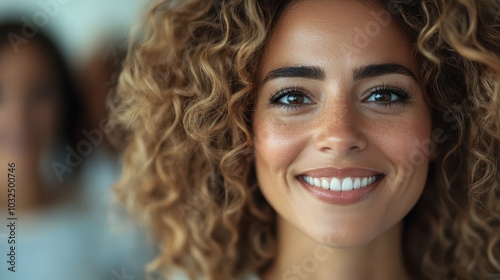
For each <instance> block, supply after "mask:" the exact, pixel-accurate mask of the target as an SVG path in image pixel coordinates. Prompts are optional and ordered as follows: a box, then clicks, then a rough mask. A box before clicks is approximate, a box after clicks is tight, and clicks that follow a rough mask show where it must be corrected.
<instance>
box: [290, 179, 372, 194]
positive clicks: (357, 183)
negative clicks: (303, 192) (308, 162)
mask: <svg viewBox="0 0 500 280" xmlns="http://www.w3.org/2000/svg"><path fill="white" fill-rule="evenodd" d="M379 177H381V175H373V176H369V177H344V178H336V177H331V178H325V177H320V178H316V177H312V176H307V175H302V176H300V178H301V179H302V180H303V181H304V182H305V183H307V184H308V185H311V186H314V187H318V188H323V189H325V190H331V191H338V192H340V191H351V190H357V189H360V188H366V187H368V186H370V185H371V184H373V183H375V182H376V181H377V180H378V178H379Z"/></svg>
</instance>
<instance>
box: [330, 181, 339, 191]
mask: <svg viewBox="0 0 500 280" xmlns="http://www.w3.org/2000/svg"><path fill="white" fill-rule="evenodd" d="M330 190H332V191H340V190H342V186H341V185H340V181H339V179H337V178H332V181H331V182H330Z"/></svg>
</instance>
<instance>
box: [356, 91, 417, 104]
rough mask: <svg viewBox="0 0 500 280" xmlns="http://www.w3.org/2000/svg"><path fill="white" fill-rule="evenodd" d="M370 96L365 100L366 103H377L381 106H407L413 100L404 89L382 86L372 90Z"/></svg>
mask: <svg viewBox="0 0 500 280" xmlns="http://www.w3.org/2000/svg"><path fill="white" fill-rule="evenodd" d="M371 92H372V93H371V94H370V96H369V97H368V98H367V99H365V101H366V102H376V103H378V104H379V105H381V106H391V105H393V104H396V105H397V104H405V103H408V102H409V100H410V99H411V95H410V94H409V93H408V92H407V91H406V90H403V89H400V88H396V87H390V86H382V87H377V88H374V89H373V90H371Z"/></svg>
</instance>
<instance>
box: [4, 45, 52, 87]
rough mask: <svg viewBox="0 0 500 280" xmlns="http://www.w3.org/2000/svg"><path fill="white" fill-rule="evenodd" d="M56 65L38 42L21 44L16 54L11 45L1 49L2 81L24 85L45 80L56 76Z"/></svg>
mask: <svg viewBox="0 0 500 280" xmlns="http://www.w3.org/2000/svg"><path fill="white" fill-rule="evenodd" d="M54 72H55V65H54V64H53V63H52V62H51V61H50V58H49V55H48V54H47V53H46V52H45V51H44V49H43V48H42V47H40V46H39V45H38V44H37V43H36V42H34V41H32V42H28V43H27V44H21V46H20V47H19V49H18V51H17V52H16V51H15V50H14V48H13V47H11V46H10V45H6V46H2V47H1V48H0V80H1V81H3V82H5V81H9V82H18V83H21V84H22V83H24V82H26V81H27V80H44V79H49V78H52V77H53V76H54V75H55V73H54Z"/></svg>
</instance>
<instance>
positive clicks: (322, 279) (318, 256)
mask: <svg viewBox="0 0 500 280" xmlns="http://www.w3.org/2000/svg"><path fill="white" fill-rule="evenodd" d="M401 231H402V224H401V223H399V224H397V225H395V226H394V227H392V228H390V229H388V230H387V231H386V232H385V233H383V234H382V235H380V236H379V237H377V238H376V239H374V240H372V241H370V242H369V243H367V244H365V245H362V246H359V247H355V248H342V249H337V248H329V247H325V246H322V245H320V244H318V243H316V242H315V241H313V240H311V239H310V238H309V237H307V236H306V235H304V234H303V233H302V232H299V231H298V230H297V229H296V228H295V227H293V226H292V225H290V224H289V223H288V222H286V221H284V220H283V219H279V221H278V254H277V256H276V259H275V261H274V263H273V264H272V266H271V267H270V268H269V269H268V270H267V271H265V272H264V273H263V275H262V279H263V280H271V279H284V280H303V279H315V280H408V279H410V278H409V276H408V274H407V272H406V270H405V267H404V263H403V255H402V248H401V235H402V234H401Z"/></svg>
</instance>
